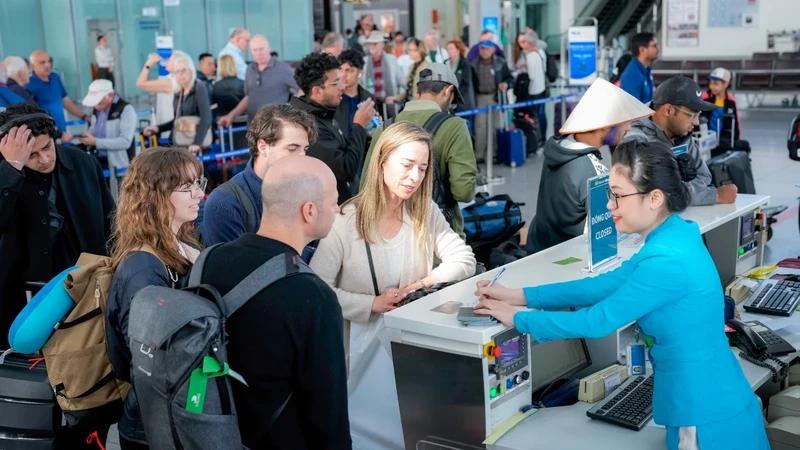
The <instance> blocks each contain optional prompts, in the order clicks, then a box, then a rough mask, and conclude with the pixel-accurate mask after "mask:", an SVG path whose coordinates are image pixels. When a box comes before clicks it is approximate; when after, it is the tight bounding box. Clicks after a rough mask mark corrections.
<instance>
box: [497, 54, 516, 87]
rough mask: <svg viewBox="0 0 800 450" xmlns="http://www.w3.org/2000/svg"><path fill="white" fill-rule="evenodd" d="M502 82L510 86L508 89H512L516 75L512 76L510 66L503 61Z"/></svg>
mask: <svg viewBox="0 0 800 450" xmlns="http://www.w3.org/2000/svg"><path fill="white" fill-rule="evenodd" d="M500 80H501V82H502V83H506V84H508V87H509V88H511V87H513V86H514V75H511V71H510V70H509V69H508V64H506V62H505V61H503V64H502V68H501V69H500Z"/></svg>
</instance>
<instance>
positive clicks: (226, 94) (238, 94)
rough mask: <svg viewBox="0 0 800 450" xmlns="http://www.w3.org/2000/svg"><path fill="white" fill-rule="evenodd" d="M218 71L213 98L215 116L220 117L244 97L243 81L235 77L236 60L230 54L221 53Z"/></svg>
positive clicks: (231, 109)
mask: <svg viewBox="0 0 800 450" xmlns="http://www.w3.org/2000/svg"><path fill="white" fill-rule="evenodd" d="M218 73H219V80H218V81H217V82H216V83H214V95H213V99H214V103H216V104H217V111H216V112H217V116H219V117H222V116H224V115H226V114H228V113H229V112H231V111H233V108H236V106H237V105H238V104H239V102H241V101H242V99H243V98H244V81H242V80H240V79H239V78H237V77H236V73H237V72H236V61H235V60H234V59H233V56H231V55H223V56H222V58H220V59H219V72H218Z"/></svg>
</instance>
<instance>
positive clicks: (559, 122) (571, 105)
mask: <svg viewBox="0 0 800 450" xmlns="http://www.w3.org/2000/svg"><path fill="white" fill-rule="evenodd" d="M553 105H554V106H555V114H554V115H553V133H554V135H555V137H561V133H560V132H559V130H561V127H562V126H563V125H564V121H565V120H566V117H563V118H562V117H561V103H554V104H553ZM577 105H578V103H577V102H570V101H569V100H567V117H569V115H570V114H572V111H573V110H574V109H575V106H577Z"/></svg>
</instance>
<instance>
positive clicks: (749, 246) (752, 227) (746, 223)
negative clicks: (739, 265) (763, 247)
mask: <svg viewBox="0 0 800 450" xmlns="http://www.w3.org/2000/svg"><path fill="white" fill-rule="evenodd" d="M760 219H761V213H760V211H759V210H755V211H753V212H751V213H747V214H744V215H742V216H741V217H739V248H738V250H737V253H736V257H737V258H738V259H743V258H746V257H748V256H750V255H751V254H753V253H755V251H756V249H757V247H758V233H757V231H758V229H759V225H760V223H759V222H760Z"/></svg>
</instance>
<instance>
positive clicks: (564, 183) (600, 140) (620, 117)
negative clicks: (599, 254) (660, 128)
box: [527, 78, 653, 254]
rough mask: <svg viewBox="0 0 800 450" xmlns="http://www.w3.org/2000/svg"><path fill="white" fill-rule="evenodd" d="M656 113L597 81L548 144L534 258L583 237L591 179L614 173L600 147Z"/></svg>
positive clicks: (532, 238)
mask: <svg viewBox="0 0 800 450" xmlns="http://www.w3.org/2000/svg"><path fill="white" fill-rule="evenodd" d="M652 114H653V110H651V109H650V108H648V107H647V106H646V105H644V104H643V103H641V102H640V101H639V100H637V99H636V98H635V97H633V96H632V95H630V94H628V93H627V92H625V91H623V90H622V89H620V88H618V87H617V86H614V85H613V84H611V83H609V82H608V81H606V80H603V79H599V78H598V79H597V80H595V82H594V83H592V85H591V86H590V87H589V89H588V90H587V91H586V93H585V94H584V95H583V97H582V98H581V101H580V102H579V103H578V105H577V106H575V109H574V110H573V112H572V114H570V116H569V117H568V118H567V121H566V122H565V123H564V126H563V127H561V130H560V133H561V136H560V137H558V138H555V137H551V138H550V139H549V140H548V141H547V143H546V144H545V146H544V165H543V166H542V176H541V180H540V181H539V198H538V201H537V204H536V215H535V216H534V218H533V221H532V222H531V226H530V228H529V229H528V243H527V250H528V252H529V253H531V254H533V253H535V252H538V251H541V250H544V249H546V248H549V247H552V246H554V245H557V244H560V243H562V242H564V241H567V240H569V239H572V238H574V237H576V236H579V235H581V234H583V231H584V222H585V220H586V197H587V195H588V192H587V187H586V181H587V180H588V179H589V178H592V177H596V176H598V175H604V174H606V173H608V168H607V167H606V166H605V165H603V163H602V162H601V159H602V156H601V155H600V147H602V146H603V145H609V146H612V145H617V144H619V142H620V141H621V140H622V138H623V137H625V133H627V132H628V130H630V128H631V125H630V124H631V122H632V121H634V120H638V119H641V118H644V117H649V116H651V115H652Z"/></svg>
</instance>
